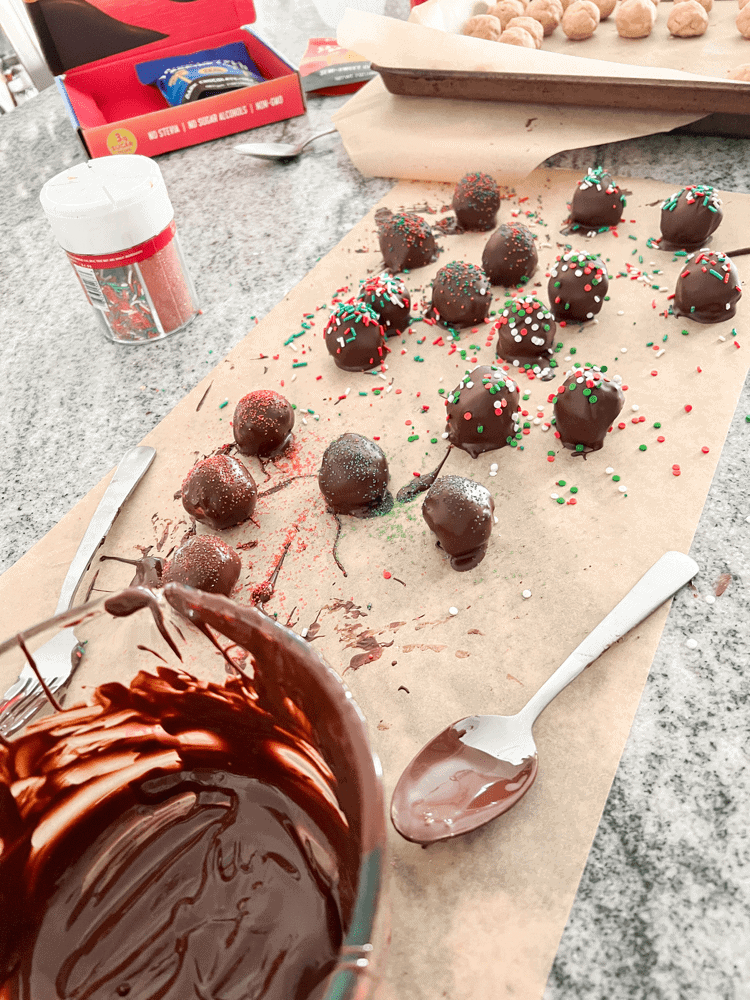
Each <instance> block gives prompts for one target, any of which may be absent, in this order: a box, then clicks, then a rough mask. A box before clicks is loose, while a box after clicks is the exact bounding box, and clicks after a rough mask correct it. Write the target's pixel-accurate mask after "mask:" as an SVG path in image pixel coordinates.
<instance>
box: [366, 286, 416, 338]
mask: <svg viewBox="0 0 750 1002" xmlns="http://www.w3.org/2000/svg"><path fill="white" fill-rule="evenodd" d="M359 299H360V300H361V301H362V302H363V303H366V304H367V305H368V306H369V307H370V309H371V310H372V311H373V312H374V313H375V315H376V316H377V318H378V320H379V321H380V324H381V326H382V327H383V330H384V331H385V335H386V337H393V336H394V335H395V334H400V333H401V332H402V331H405V330H406V328H407V327H408V326H409V320H410V319H411V296H410V295H409V290H408V289H407V288H406V285H405V284H404V282H403V280H402V279H400V278H398V277H397V276H395V275H390V274H389V273H388V272H387V271H383V272H381V273H380V274H379V275H371V276H370V277H369V278H368V279H366V280H365V282H364V283H363V285H362V288H361V289H360V290H359Z"/></svg>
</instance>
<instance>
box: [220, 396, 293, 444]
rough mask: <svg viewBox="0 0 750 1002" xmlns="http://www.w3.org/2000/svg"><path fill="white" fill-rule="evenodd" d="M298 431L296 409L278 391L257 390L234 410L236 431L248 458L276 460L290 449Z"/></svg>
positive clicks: (244, 398) (237, 439)
mask: <svg viewBox="0 0 750 1002" xmlns="http://www.w3.org/2000/svg"><path fill="white" fill-rule="evenodd" d="M293 427H294V410H293V409H292V405H291V404H290V403H289V401H288V400H287V399H286V397H282V395H281V394H280V393H276V392H275V391H274V390H253V392H252V393H248V394H247V395H246V396H244V397H243V398H242V400H240V402H239V403H238V404H237V406H236V407H235V409H234V416H233V418H232V431H233V433H234V440H235V442H236V443H237V448H238V449H239V450H240V452H242V453H243V454H244V455H246V456H261V457H266V456H275V455H277V454H278V453H279V452H283V451H284V449H286V448H287V446H288V445H290V443H291V441H292V428H293Z"/></svg>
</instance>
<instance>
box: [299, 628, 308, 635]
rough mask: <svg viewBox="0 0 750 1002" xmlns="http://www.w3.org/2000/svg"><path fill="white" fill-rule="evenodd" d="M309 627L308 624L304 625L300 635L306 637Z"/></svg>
mask: <svg viewBox="0 0 750 1002" xmlns="http://www.w3.org/2000/svg"><path fill="white" fill-rule="evenodd" d="M307 629H308V628H307V627H306V626H303V627H302V633H301V634H300V636H303V637H306V636H307Z"/></svg>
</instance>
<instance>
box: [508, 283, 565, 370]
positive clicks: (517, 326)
mask: <svg viewBox="0 0 750 1002" xmlns="http://www.w3.org/2000/svg"><path fill="white" fill-rule="evenodd" d="M493 330H495V331H496V332H497V342H496V344H495V354H496V355H497V356H498V358H502V359H505V361H506V362H510V363H511V364H513V365H519V366H526V365H531V366H537V367H542V369H543V370H545V371H547V370H549V363H550V359H551V358H552V355H553V353H554V350H555V344H556V341H555V332H556V330H557V324H556V323H555V320H554V317H553V316H552V314H551V313H550V311H549V310H548V309H547V307H546V306H545V305H544V304H543V303H542V302H541V301H540V300H539V299H537V298H536V296H524V297H523V299H506V300H505V308H504V309H503V312H502V315H501V316H500V319H499V320H497V321H496V322H495V325H494V328H493ZM549 371H551V370H549Z"/></svg>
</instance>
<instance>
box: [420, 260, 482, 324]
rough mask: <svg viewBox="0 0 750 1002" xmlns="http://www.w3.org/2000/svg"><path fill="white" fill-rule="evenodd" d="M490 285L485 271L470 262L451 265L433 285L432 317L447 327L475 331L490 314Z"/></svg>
mask: <svg viewBox="0 0 750 1002" xmlns="http://www.w3.org/2000/svg"><path fill="white" fill-rule="evenodd" d="M491 302H492V292H491V290H490V282H489V279H488V278H487V276H486V275H485V273H484V272H483V271H482V269H481V268H478V267H477V266H476V265H475V264H468V263H467V262H466V261H451V263H450V264H446V265H445V266H444V267H443V268H441V269H440V270H439V271H438V273H437V275H436V276H435V278H434V281H433V283H432V309H431V311H430V313H431V314H432V315H433V316H434V317H435V319H436V320H437V321H438V322H439V323H440V324H441V325H442V326H443V327H473V326H474V325H475V324H480V323H482V321H483V320H484V318H485V317H486V316H488V315H489V312H490V303H491Z"/></svg>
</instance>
